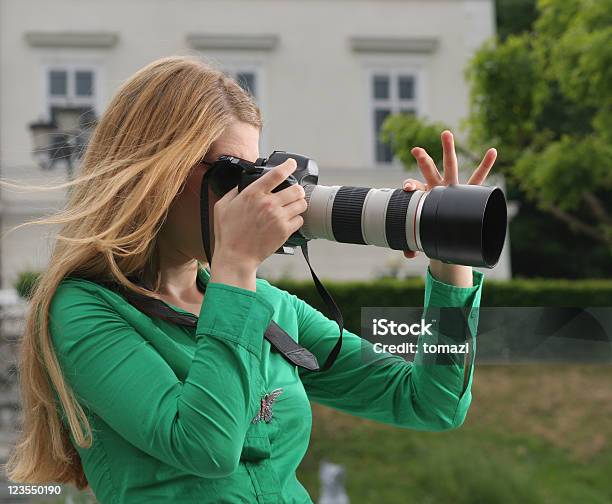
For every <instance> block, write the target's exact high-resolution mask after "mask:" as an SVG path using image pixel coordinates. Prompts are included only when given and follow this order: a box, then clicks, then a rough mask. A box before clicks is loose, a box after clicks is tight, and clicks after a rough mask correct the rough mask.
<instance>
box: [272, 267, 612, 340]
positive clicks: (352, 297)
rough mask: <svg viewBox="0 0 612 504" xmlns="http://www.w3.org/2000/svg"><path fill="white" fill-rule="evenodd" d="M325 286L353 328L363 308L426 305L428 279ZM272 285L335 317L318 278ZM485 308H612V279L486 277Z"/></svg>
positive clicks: (483, 297) (334, 283)
mask: <svg viewBox="0 0 612 504" xmlns="http://www.w3.org/2000/svg"><path fill="white" fill-rule="evenodd" d="M485 275H486V274H485ZM322 282H323V285H324V286H325V287H326V288H327V290H328V291H329V293H330V294H331V295H332V297H333V298H334V300H335V301H336V304H337V305H338V307H339V308H340V309H341V310H342V315H343V318H344V325H345V327H347V328H349V329H351V330H355V329H357V330H358V329H359V328H360V326H361V307H365V306H406V307H414V306H423V294H424V281H423V279H422V278H411V279H406V280H396V279H392V278H389V279H382V280H372V281H349V282H340V281H335V280H326V279H323V280H322ZM270 283H271V284H272V285H275V286H276V287H278V288H280V289H284V290H286V291H288V292H291V293H292V294H295V295H296V296H298V297H300V298H302V299H303V300H304V301H306V302H308V303H309V304H311V305H312V306H314V307H315V308H318V309H319V310H321V311H322V312H323V313H324V314H325V315H327V316H330V314H329V311H328V309H327V307H326V306H325V304H324V303H323V301H322V300H321V298H320V296H319V294H318V292H317V289H316V287H315V285H314V282H313V281H312V280H289V279H282V280H280V279H279V280H270ZM480 306H482V307H485V306H572V307H589V306H612V280H600V279H588V280H557V279H516V280H487V279H486V276H485V283H484V285H483V289H482V300H481V304H480Z"/></svg>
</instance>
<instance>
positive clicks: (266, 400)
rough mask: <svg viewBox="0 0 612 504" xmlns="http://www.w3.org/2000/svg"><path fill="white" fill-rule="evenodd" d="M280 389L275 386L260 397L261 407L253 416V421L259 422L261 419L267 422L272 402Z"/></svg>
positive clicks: (270, 414) (270, 418) (269, 417)
mask: <svg viewBox="0 0 612 504" xmlns="http://www.w3.org/2000/svg"><path fill="white" fill-rule="evenodd" d="M282 391H283V389H282V388H277V389H275V390H273V391H272V392H270V393H269V394H266V395H264V396H263V397H262V398H261V407H260V408H259V412H258V413H257V415H256V416H255V418H253V423H257V422H260V421H261V420H263V421H264V422H266V423H269V422H270V421H271V420H272V404H274V401H276V398H277V397H278V396H279V395H280V394H281V392H282Z"/></svg>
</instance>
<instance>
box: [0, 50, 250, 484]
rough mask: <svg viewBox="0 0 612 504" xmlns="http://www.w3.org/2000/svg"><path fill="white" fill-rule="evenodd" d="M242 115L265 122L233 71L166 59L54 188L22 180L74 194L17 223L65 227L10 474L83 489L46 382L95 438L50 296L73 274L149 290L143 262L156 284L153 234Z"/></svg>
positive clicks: (38, 297)
mask: <svg viewBox="0 0 612 504" xmlns="http://www.w3.org/2000/svg"><path fill="white" fill-rule="evenodd" d="M235 120H239V121H242V122H246V123H248V124H251V125H253V126H255V127H257V128H258V129H259V130H261V128H262V121H261V113H260V110H259V108H258V107H257V105H256V104H255V103H254V101H253V99H252V97H251V96H250V95H249V94H248V93H247V92H245V91H244V90H243V89H242V88H241V87H240V86H239V85H238V83H237V82H236V81H235V80H233V79H232V78H230V77H228V76H227V75H225V74H224V73H223V72H222V71H221V70H218V69H216V68H214V66H213V65H211V64H210V63H207V62H204V61H202V60H201V59H199V58H197V57H193V56H173V57H167V58H162V59H159V60H156V61H154V62H152V63H150V64H149V65H147V66H145V67H144V68H142V69H140V70H139V71H137V72H136V73H135V74H134V75H133V76H132V77H130V78H129V79H128V80H127V81H126V82H125V83H123V85H122V86H121V87H120V88H119V90H118V91H117V92H116V94H115V96H114V97H113V99H112V100H111V102H110V104H109V106H108V108H107V109H106V111H105V112H104V114H103V115H102V117H101V118H100V121H99V123H98V124H97V126H96V128H95V131H94V132H93V135H92V138H91V141H90V142H89V145H88V146H87V150H86V151H85V153H84V157H83V161H82V163H81V170H80V174H79V176H78V177H77V178H76V179H75V180H73V181H71V182H67V183H64V184H59V185H56V186H54V187H38V186H19V187H27V188H28V189H31V188H33V189H35V190H54V189H60V188H65V187H70V196H69V198H68V200H67V204H66V206H65V207H64V209H62V210H61V211H60V212H58V213H56V214H55V215H52V216H50V217H46V218H42V219H37V220H33V221H29V222H26V223H24V224H21V225H19V226H17V227H15V228H13V229H12V230H11V231H13V230H15V229H19V228H20V227H22V226H26V225H31V224H59V225H61V228H60V232H59V234H58V235H57V241H56V243H55V244H54V247H53V251H52V254H51V259H50V261H49V264H48V267H47V268H46V270H45V271H44V272H42V273H41V275H40V277H39V279H38V282H37V284H36V288H35V289H34V291H33V293H32V296H31V299H30V310H29V314H28V317H27V320H26V327H25V332H24V334H23V337H22V339H21V341H20V347H19V375H20V376H19V378H20V390H21V400H22V429H21V432H20V439H19V440H18V442H17V443H16V445H15V447H14V450H13V452H12V453H11V455H10V457H9V460H8V462H7V464H6V473H7V476H8V478H9V479H10V480H11V481H15V482H24V483H26V482H27V483H48V482H59V483H68V484H74V485H75V486H76V487H77V488H79V489H84V488H87V487H88V482H87V478H86V476H85V474H84V472H83V468H82V465H81V461H80V458H79V456H78V452H77V451H76V449H75V447H74V445H72V443H71V441H70V438H69V433H68V432H67V428H66V426H65V425H64V424H63V423H62V422H61V420H60V416H59V411H58V409H57V407H56V402H55V398H54V395H53V389H52V388H51V386H53V387H54V388H55V390H56V392H57V394H58V397H59V399H60V401H61V404H62V407H63V409H64V411H65V414H66V418H67V422H68V424H69V428H70V432H71V433H72V435H73V437H74V440H75V441H76V443H77V444H78V445H79V446H80V447H83V448H89V447H90V446H91V445H92V442H93V439H92V435H91V427H90V425H89V422H88V420H87V416H86V414H85V412H84V410H83V409H82V407H81V406H80V404H79V403H78V401H77V400H76V398H75V396H74V394H73V392H72V390H71V389H70V388H69V386H68V385H67V384H66V382H65V381H64V378H63V375H62V370H61V368H60V366H59V363H58V360H57V357H56V354H55V352H54V350H53V348H52V344H51V339H50V336H49V332H48V327H49V325H48V311H49V306H50V304H51V299H52V296H53V294H54V292H55V291H56V288H57V287H58V285H59V283H60V282H61V280H62V279H63V278H64V277H65V276H67V275H70V274H73V275H76V276H81V277H85V278H87V277H90V278H105V279H107V280H115V281H117V282H120V283H121V284H123V285H124V286H125V287H127V288H129V289H131V290H132V291H135V292H139V293H141V294H145V295H147V294H149V295H150V294H151V293H150V292H148V291H145V290H143V289H142V288H140V287H138V286H137V285H135V284H134V283H132V282H130V281H129V280H128V278H127V277H128V276H129V275H131V274H133V273H135V272H137V273H141V274H144V275H147V276H149V277H150V278H151V279H152V284H153V285H154V287H155V289H156V290H157V288H159V271H158V263H157V252H156V250H157V249H156V236H157V233H158V231H159V229H160V228H161V225H162V224H163V222H164V220H165V217H166V215H167V212H168V210H169V207H170V206H171V203H172V202H173V200H174V199H175V197H176V196H177V194H178V193H179V192H180V191H181V190H182V187H183V185H184V183H185V181H186V179H187V177H188V176H189V174H190V171H191V169H192V168H193V167H194V166H195V165H196V164H198V162H199V161H200V160H201V159H202V158H203V157H204V155H205V154H206V153H207V152H208V150H209V148H210V146H211V144H212V143H213V142H214V141H215V140H216V139H217V138H218V137H219V136H220V135H221V134H222V132H223V131H224V129H225V128H226V127H227V126H228V125H229V124H230V123H231V122H233V121H235ZM1 183H2V184H4V185H7V186H13V187H16V186H15V185H14V184H12V183H8V182H6V181H2V182H1ZM154 297H157V296H155V295H154ZM37 314H38V315H39V316H38V317H37ZM41 315H42V316H41ZM37 318H38V319H39V320H40V324H38V323H37V320H36V319H37Z"/></svg>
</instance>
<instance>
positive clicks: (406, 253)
mask: <svg viewBox="0 0 612 504" xmlns="http://www.w3.org/2000/svg"><path fill="white" fill-rule="evenodd" d="M417 253H418V252H416V251H414V250H404V257H406V258H407V259H414V258H415V257H416V256H417Z"/></svg>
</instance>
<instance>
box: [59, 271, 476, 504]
mask: <svg viewBox="0 0 612 504" xmlns="http://www.w3.org/2000/svg"><path fill="white" fill-rule="evenodd" d="M198 276H199V278H200V279H201V280H203V281H204V283H205V284H206V291H205V292H206V294H205V296H204V301H203V303H202V306H201V309H200V316H199V318H198V322H197V326H196V327H186V326H180V325H175V324H173V323H171V322H169V321H166V320H163V319H160V318H156V317H155V318H150V317H149V316H147V315H145V314H144V313H142V312H140V311H138V310H137V309H136V308H135V307H134V306H132V305H131V304H129V303H128V302H127V301H126V299H125V298H124V297H122V296H121V295H119V294H118V293H116V292H114V291H112V290H109V289H106V288H105V287H102V286H101V285H99V284H97V283H93V282H91V281H88V280H85V279H78V278H71V277H68V278H65V279H64V280H63V281H62V283H61V284H60V285H59V287H58V289H57V291H56V293H55V295H54V296H53V299H52V303H51V307H50V313H49V315H50V331H51V338H52V343H53V346H54V348H55V350H56V352H57V355H58V359H59V362H60V365H61V367H62V370H63V372H64V374H65V379H66V381H67V383H68V385H69V386H70V387H71V388H72V390H73V391H74V392H75V394H76V397H77V399H78V400H79V402H80V404H81V405H82V406H83V407H84V409H85V411H86V413H87V415H88V418H89V420H90V422H91V426H92V429H93V436H94V440H93V445H92V447H91V448H88V449H83V448H80V447H77V450H78V453H79V455H80V457H81V461H82V464H83V469H84V471H85V474H86V476H87V479H88V481H89V484H90V486H91V488H92V490H93V492H94V493H95V495H96V497H97V499H98V501H99V502H100V503H102V504H120V503H121V504H123V503H130V504H135V503H147V504H152V503H162V502H163V503H165V502H173V503H215V504H219V503H245V502H246V503H255V502H257V503H277V502H283V503H284V502H290V503H310V502H312V500H311V498H310V497H309V495H308V493H307V491H306V490H305V488H304V487H303V486H302V485H301V484H300V482H299V481H298V480H297V478H296V474H295V471H296V468H297V467H298V465H299V464H300V461H301V460H302V458H303V456H304V454H305V453H306V450H307V448H308V443H309V437H310V431H311V408H310V402H309V401H314V402H317V403H321V404H324V405H327V406H331V407H334V408H337V409H339V410H341V411H345V412H348V413H351V414H354V415H359V416H361V417H365V418H369V419H373V420H376V421H379V422H384V423H387V424H391V425H395V426H397V427H406V428H412V429H419V430H428V431H438V430H445V429H451V428H454V427H457V426H459V425H461V423H462V422H463V420H464V418H465V415H466V412H467V409H468V407H469V404H470V401H471V383H472V375H473V369H474V367H473V366H472V365H470V369H469V371H468V373H469V375H468V376H469V380H468V381H467V383H464V364H463V362H459V361H457V362H455V363H453V364H452V365H448V363H447V364H442V365H440V364H437V365H428V364H426V363H424V361H423V354H422V352H421V349H419V354H417V356H416V358H415V362H414V363H411V362H409V361H406V360H404V359H403V358H401V357H399V356H393V355H390V354H376V356H375V357H374V358H373V359H369V360H368V359H364V358H363V355H364V354H363V352H364V349H365V350H368V349H371V345H370V343H369V342H368V341H367V340H365V339H363V340H362V339H361V338H360V337H359V336H357V335H356V334H354V333H352V332H350V331H348V330H346V329H345V330H344V333H343V336H344V338H343V345H342V351H341V353H340V355H339V356H338V359H337V360H336V362H335V364H334V365H333V366H332V368H331V369H329V370H328V371H325V372H321V373H317V372H311V371H307V370H305V369H303V368H297V367H295V366H293V365H291V364H290V363H289V362H288V361H286V360H285V359H284V358H283V357H282V356H281V355H280V354H279V353H278V352H275V351H272V352H271V351H270V350H271V347H270V343H269V342H268V341H267V340H266V339H264V338H263V334H264V332H265V330H266V328H267V326H268V324H269V322H270V320H271V319H274V320H275V321H276V322H277V323H278V324H279V325H280V326H281V327H282V328H283V329H284V330H285V331H287V332H288V333H289V334H290V335H291V336H292V337H293V338H295V339H296V340H297V341H299V343H300V344H301V345H302V346H304V347H306V348H308V349H309V350H310V351H311V352H312V353H314V354H315V356H316V357H317V359H318V361H319V363H320V364H321V365H322V364H323V363H324V362H325V358H326V357H327V355H328V353H329V352H330V350H331V349H332V347H333V346H334V344H335V343H336V340H337V338H338V332H339V331H338V325H337V324H336V322H335V321H333V320H330V319H328V318H327V317H326V316H325V315H323V314H322V313H321V312H320V311H318V310H316V309H315V308H314V307H312V306H310V305H309V304H308V303H306V302H304V301H303V300H301V299H300V298H298V297H296V296H295V295H293V294H290V293H289V292H287V291H285V290H282V289H279V288H277V287H275V286H273V285H272V284H270V283H269V282H268V281H266V280H264V279H261V278H258V279H257V282H256V288H257V292H253V291H250V290H247V289H242V288H239V287H236V286H233V285H228V284H223V283H218V282H209V279H210V273H209V271H208V270H207V269H205V268H203V267H200V268H199V270H198ZM482 283H483V274H482V273H480V272H478V271H474V283H473V285H474V286H473V287H469V288H460V287H456V286H452V285H447V284H445V283H442V282H439V281H437V280H435V279H434V278H433V277H432V276H431V274H430V272H429V271H428V272H427V277H426V284H425V301H424V306H425V310H431V309H435V307H442V306H468V307H469V306H471V307H474V308H476V309H474V310H472V316H471V317H470V319H469V333H470V334H471V340H472V344H473V345H475V335H476V326H477V322H478V310H477V307H478V306H479V303H480V294H481V290H482ZM168 305H169V306H170V307H171V308H172V309H174V310H175V311H177V312H180V313H188V312H186V311H184V310H182V309H181V308H179V307H176V306H173V305H170V304H168ZM451 326H453V328H452V329H448V331H455V330H456V331H457V334H459V333H460V334H462V335H464V334H465V328H464V327H461V324H451ZM455 326H456V327H455ZM445 330H446V329H445ZM448 331H447V332H448ZM438 336H440V335H438V334H435V333H434V335H433V336H431V335H424V336H421V337H420V340H421V341H420V343H421V344H422V342H423V341H429V339H431V341H432V342H436V341H437V338H438ZM444 336H445V337H446V336H449V337H452V336H453V335H452V334H447V335H444ZM462 338H464V336H462ZM473 359H474V354H473V353H472V355H471V362H473ZM279 388H282V393H280V395H278V397H276V400H275V401H274V402H273V403H272V413H273V414H272V418H271V419H268V420H270V421H265V420H260V421H255V422H254V420H255V419H256V417H257V415H258V412H260V407H261V406H262V398H263V397H264V396H265V395H266V394H268V393H270V392H272V391H273V390H276V389H279ZM60 411H62V410H61V408H60ZM62 412H63V411H62ZM64 421H65V418H64ZM71 440H72V442H73V444H75V442H74V439H73V438H72V436H71ZM75 446H76V444H75Z"/></svg>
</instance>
